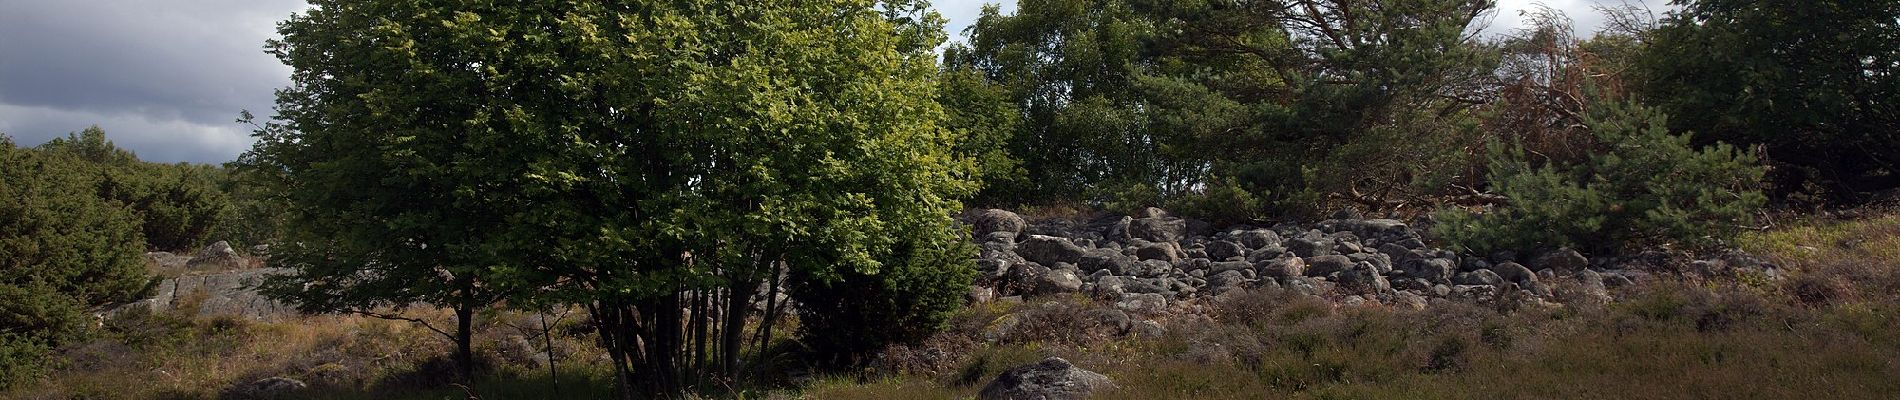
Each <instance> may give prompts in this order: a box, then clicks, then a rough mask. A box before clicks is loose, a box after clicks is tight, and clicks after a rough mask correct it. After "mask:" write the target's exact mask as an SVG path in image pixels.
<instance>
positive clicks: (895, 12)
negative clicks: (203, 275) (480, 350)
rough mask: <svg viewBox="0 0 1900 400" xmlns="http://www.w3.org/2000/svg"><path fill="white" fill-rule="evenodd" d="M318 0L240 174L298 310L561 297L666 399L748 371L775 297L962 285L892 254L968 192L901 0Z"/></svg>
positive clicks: (293, 28)
mask: <svg viewBox="0 0 1900 400" xmlns="http://www.w3.org/2000/svg"><path fill="white" fill-rule="evenodd" d="M318 5H319V6H318V7H317V8H314V9H312V10H310V11H308V12H306V13H304V14H301V15H299V16H297V17H294V18H293V19H291V20H290V21H287V22H285V23H284V24H283V25H282V29H281V31H282V32H281V33H283V34H284V39H283V40H282V41H280V42H278V43H277V45H276V50H275V52H276V53H277V54H278V56H279V57H280V58H281V59H283V60H284V61H285V62H286V63H287V64H290V65H291V66H292V67H293V68H294V70H295V71H296V72H295V75H294V76H293V82H294V84H293V86H292V87H291V88H288V89H285V90H284V91H282V92H281V95H280V101H279V104H278V113H279V114H280V116H281V118H282V119H283V121H284V122H282V123H281V124H278V125H268V126H266V127H265V129H264V130H263V132H262V136H261V137H260V142H259V143H260V144H259V145H258V147H257V149H255V150H254V151H253V152H252V153H251V154H250V155H247V156H246V160H245V162H246V164H247V165H252V166H255V167H256V170H258V171H267V172H269V173H270V174H274V175H272V176H278V177H280V178H281V179H282V182H283V183H282V186H283V187H284V188H285V190H286V200H288V201H289V203H290V204H291V206H290V207H288V209H289V213H290V216H289V218H288V219H287V221H286V223H285V226H286V227H291V228H295V229H286V235H287V236H286V238H285V239H284V240H283V244H281V245H279V246H276V247H274V248H273V250H272V252H273V257H274V258H283V259H285V260H287V261H286V263H287V265H291V266H296V267H298V268H299V271H300V272H299V273H298V274H296V275H295V276H293V277H292V278H290V279H287V280H281V281H278V282H277V284H276V286H275V288H277V292H278V293H284V294H288V295H290V296H291V297H292V298H295V299H298V300H300V302H301V303H303V304H307V305H316V306H318V308H326V309H333V308H352V309H361V308H364V307H366V306H386V305H396V304H404V303H405V302H408V301H426V302H430V303H435V304H441V305H445V306H451V307H456V308H463V307H473V306H480V305H483V304H487V303H486V302H488V301H490V300H494V299H510V301H517V302H520V303H523V304H549V303H555V302H560V303H567V304H575V305H579V306H582V307H584V308H586V309H587V310H588V311H589V312H590V314H591V315H592V316H593V324H592V325H593V326H594V327H596V328H597V329H598V330H599V333H600V335H601V342H602V343H603V345H604V347H606V349H607V350H608V354H609V355H610V361H611V364H612V365H614V367H615V369H616V371H617V373H616V376H617V378H618V382H619V383H620V385H621V387H623V388H626V389H628V390H627V392H628V393H638V392H644V393H649V394H663V395H672V394H674V393H679V392H680V391H682V390H714V389H716V388H722V387H727V386H726V385H730V384H733V383H734V381H736V380H738V379H741V378H743V375H742V374H741V372H742V368H743V364H741V360H742V357H741V355H742V353H744V352H745V351H748V350H749V349H748V348H747V347H746V344H747V339H748V338H750V339H754V340H757V341H763V340H766V339H767V338H771V337H773V334H772V332H771V328H772V327H773V326H775V325H777V323H778V321H779V320H780V318H779V316H778V315H777V313H776V312H767V313H759V312H756V311H754V308H753V305H754V304H755V303H772V302H775V301H776V300H775V299H777V298H778V297H779V294H780V293H782V292H783V291H785V290H787V289H791V288H796V287H803V286H802V285H793V284H788V283H800V282H786V281H784V280H782V279H780V278H779V277H798V278H797V279H799V280H800V281H801V282H802V281H807V280H824V281H834V280H846V279H852V277H855V276H860V275H862V276H878V275H880V274H882V273H883V272H884V271H887V270H888V271H892V272H891V273H892V274H893V275H892V276H893V277H894V278H891V279H899V278H896V277H901V279H899V280H900V281H902V280H910V279H922V278H917V277H919V276H922V275H926V274H947V275H943V276H945V277H946V278H940V279H935V280H926V281H928V282H934V283H944V284H948V285H952V286H951V288H950V289H943V290H953V291H958V292H960V291H961V290H963V289H962V287H964V286H961V285H967V283H968V282H967V280H963V279H960V278H957V277H958V276H963V275H961V274H963V273H964V272H965V271H967V270H968V268H970V267H969V266H968V265H965V264H967V263H968V262H969V261H968V258H967V256H968V255H967V254H963V255H961V256H958V257H934V258H929V260H935V261H943V262H945V264H942V265H926V264H924V263H923V262H921V261H915V260H922V259H923V258H919V257H902V254H900V253H901V252H902V251H905V250H902V249H904V248H905V247H904V245H905V244H914V245H916V246H922V245H924V244H933V245H934V244H942V243H953V240H951V239H946V238H956V237H960V236H958V235H957V233H956V232H957V231H956V230H955V229H951V228H949V227H950V226H951V225H950V224H951V222H950V214H951V213H952V212H953V211H954V210H956V209H958V208H960V205H959V204H958V202H957V201H955V200H954V199H956V198H959V197H961V196H964V195H967V194H969V193H970V192H972V191H973V190H974V184H973V183H972V182H970V181H969V177H970V176H971V174H972V171H971V169H972V167H973V164H972V163H971V162H970V161H969V160H968V159H967V158H966V157H964V156H960V155H958V153H957V152H955V151H953V150H954V149H953V146H955V144H956V143H957V142H958V141H959V140H960V139H961V137H960V133H959V131H957V130H953V129H950V128H948V127H946V126H945V125H944V123H943V119H944V111H943V110H942V106H941V105H940V104H939V103H938V99H939V96H938V89H937V84H938V72H937V68H936V66H935V64H934V63H933V62H932V61H933V59H932V58H933V57H932V56H931V55H930V49H931V48H933V47H935V45H936V44H937V43H939V42H940V41H941V40H942V34H941V28H940V24H941V23H942V22H941V19H940V18H938V17H936V16H935V15H934V13H928V12H924V11H923V10H924V9H925V4H924V3H922V2H910V1H894V2H871V1H843V0H833V1H818V2H777V1H771V2H730V1H686V2H680V1H664V2H662V1H634V0H626V1H609V2H599V1H551V2H536V3H532V4H492V3H479V2H454V1H448V2H403V1H373V2H342V1H331V2H319V4H318ZM952 250H955V249H949V250H945V249H931V251H936V252H942V251H952ZM932 254H935V253H932ZM899 259H902V260H911V261H901V262H900V261H893V260H899ZM959 281H962V282H959ZM902 293H907V292H893V295H898V294H902ZM931 293H936V292H931ZM943 303H944V302H943V301H940V300H929V301H928V303H927V304H929V305H930V306H931V307H928V308H923V309H920V310H919V311H918V312H921V313H925V314H928V315H939V314H940V313H941V307H942V304H943ZM769 305H770V307H767V308H768V309H771V310H784V309H785V308H786V307H784V306H783V305H778V304H769ZM458 312H461V311H460V310H458ZM462 321H466V318H464V319H462ZM748 321H752V322H751V323H749V322H748ZM902 321H905V322H912V321H917V320H915V319H904V320H902ZM463 325H464V328H466V322H464V324H463ZM857 329H883V327H857ZM463 332H465V329H464V330H463ZM755 343H756V342H755ZM751 350H753V351H756V347H755V348H753V349H751Z"/></svg>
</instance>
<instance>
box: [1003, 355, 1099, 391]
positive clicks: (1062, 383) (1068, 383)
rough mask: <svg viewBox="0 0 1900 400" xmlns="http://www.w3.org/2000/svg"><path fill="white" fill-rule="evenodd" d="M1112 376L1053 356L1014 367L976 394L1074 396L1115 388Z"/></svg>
mask: <svg viewBox="0 0 1900 400" xmlns="http://www.w3.org/2000/svg"><path fill="white" fill-rule="evenodd" d="M1114 387H1115V383H1114V382H1112V381H1110V380H1109V379H1108V376H1105V375H1102V374H1098V373H1095V372H1092V371H1089V370H1085V369H1081V368H1076V366H1075V365H1074V364H1070V363H1069V360H1064V359H1062V358H1060V357H1049V358H1046V359H1043V360H1042V362H1038V363H1035V364H1029V365H1023V366H1019V367H1015V368H1010V369H1009V370H1008V371H1004V372H1003V374H1002V375H998V376H997V377H996V380H995V381H991V382H990V384H989V385H987V386H984V387H983V391H982V392H979V393H978V394H977V395H976V398H977V399H980V400H1071V399H1083V398H1087V397H1088V396H1089V394H1090V393H1094V392H1096V391H1101V390H1107V389H1112V388H1114Z"/></svg>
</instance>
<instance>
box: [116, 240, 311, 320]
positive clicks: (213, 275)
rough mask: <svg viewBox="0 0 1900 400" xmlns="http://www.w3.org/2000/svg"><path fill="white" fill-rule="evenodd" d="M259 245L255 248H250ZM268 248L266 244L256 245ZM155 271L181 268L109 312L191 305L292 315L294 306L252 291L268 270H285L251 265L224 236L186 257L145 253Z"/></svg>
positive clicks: (266, 316)
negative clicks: (140, 296)
mask: <svg viewBox="0 0 1900 400" xmlns="http://www.w3.org/2000/svg"><path fill="white" fill-rule="evenodd" d="M255 250H260V249H254V251H255ZM261 250H265V251H268V250H267V249H261ZM145 258H146V259H147V260H150V261H151V262H152V263H153V265H154V267H155V268H157V269H158V270H159V271H173V272H174V273H176V272H179V271H181V270H182V273H183V274H182V275H179V276H177V277H174V278H167V279H164V280H162V281H159V283H158V286H157V287H155V288H153V291H152V295H151V297H148V298H146V299H144V300H139V301H137V302H133V303H131V304H126V305H123V306H119V307H118V308H114V309H112V310H111V313H119V312H124V311H126V310H130V309H134V308H142V309H146V310H151V311H169V310H174V309H179V308H186V307H191V308H195V309H194V310H188V312H190V313H194V314H196V315H199V316H237V317H245V318H251V319H258V320H271V319H276V318H280V317H284V316H289V315H294V314H295V313H296V310H295V308H293V307H290V306H288V305H285V304H282V303H278V302H275V301H272V300H270V299H268V298H265V297H264V296H263V295H262V294H260V293H258V292H257V287H258V285H259V284H262V283H263V282H264V279H265V278H268V277H270V276H272V275H277V274H285V273H289V272H290V271H289V270H288V269H284V268H256V266H258V265H260V264H262V262H260V261H259V260H257V259H253V258H250V257H245V256H244V255H242V254H239V253H238V252H237V251H236V250H234V249H232V248H231V245H230V244H229V243H226V242H217V243H212V244H211V245H210V246H205V248H204V249H201V250H199V251H198V252H197V254H195V255H193V256H192V257H190V258H186V257H183V256H177V255H172V254H171V253H164V252H153V253H146V254H145Z"/></svg>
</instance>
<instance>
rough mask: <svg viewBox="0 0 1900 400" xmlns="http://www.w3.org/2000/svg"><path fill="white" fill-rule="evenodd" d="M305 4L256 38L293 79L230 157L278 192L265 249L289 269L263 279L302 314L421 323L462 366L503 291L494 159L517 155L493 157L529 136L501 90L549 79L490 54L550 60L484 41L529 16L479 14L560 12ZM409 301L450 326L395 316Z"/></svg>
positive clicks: (503, 181) (498, 174) (467, 375)
mask: <svg viewBox="0 0 1900 400" xmlns="http://www.w3.org/2000/svg"><path fill="white" fill-rule="evenodd" d="M313 5H315V6H316V7H313V8H311V9H310V10H307V11H305V12H303V13H300V14H297V15H294V16H292V17H291V18H290V19H289V20H286V21H284V22H282V23H281V24H279V27H278V33H279V34H281V35H282V38H281V39H278V40H273V41H271V42H270V50H269V52H270V53H271V54H273V55H275V56H276V57H277V58H278V59H279V60H280V61H282V62H283V63H284V64H285V65H288V66H290V67H291V68H292V76H291V82H292V83H291V86H290V87H287V88H284V89H282V90H279V92H278V100H277V107H276V111H277V113H278V121H279V122H272V123H267V124H264V125H261V126H259V129H258V131H257V137H258V142H257V144H256V145H255V147H253V148H252V150H251V151H250V152H248V153H246V154H245V155H244V156H243V157H242V158H241V159H240V160H239V161H238V162H237V163H236V165H237V166H239V168H240V169H242V171H241V172H240V173H241V174H243V175H244V176H245V177H246V179H251V180H255V181H257V182H260V183H262V184H265V185H268V186H270V187H275V188H278V190H279V191H280V195H279V196H280V197H279V198H277V199H276V201H277V202H278V203H279V204H282V207H283V208H282V216H281V218H282V222H283V228H284V229H282V231H281V232H280V234H281V235H282V237H281V239H280V241H279V243H278V244H277V245H276V246H273V247H272V249H271V253H272V254H271V257H272V261H273V262H274V263H277V264H279V265H282V266H286V267H291V268H293V270H294V272H293V273H291V274H288V275H284V276H279V277H275V278H273V279H271V280H269V281H268V282H267V283H266V285H265V286H264V288H263V290H264V291H265V293H267V294H270V295H272V296H274V297H276V298H279V299H282V300H286V301H289V302H292V303H294V304H297V305H298V307H299V308H301V309H303V310H304V311H308V312H344V313H356V314H363V315H370V316H376V317H383V318H391V319H404V320H409V321H412V322H417V323H420V324H422V325H423V326H425V327H427V328H429V329H430V330H432V331H434V332H436V333H438V334H440V335H442V336H443V337H444V338H445V339H447V340H449V341H450V342H452V343H454V345H455V348H456V351H455V360H456V364H457V365H458V372H459V375H460V378H461V379H464V380H466V379H472V375H473V367H474V365H473V348H472V345H471V342H472V335H473V319H474V318H475V316H476V312H477V311H478V310H480V309H482V308H484V307H487V306H489V305H491V304H494V303H496V302H499V301H501V300H502V299H503V298H504V297H505V294H506V293H505V292H504V291H502V290H501V289H499V288H496V287H494V286H492V285H490V284H489V283H488V282H489V274H490V269H491V268H492V267H495V266H496V264H497V263H498V261H496V260H497V257H496V256H495V255H494V254H493V253H492V252H491V251H490V248H489V247H488V246H487V245H488V244H489V243H490V242H491V241H492V240H493V238H494V237H497V236H499V235H501V234H502V233H503V232H504V229H505V228H506V227H507V225H506V221H505V220H504V219H503V217H502V216H503V215H505V214H506V213H507V212H509V211H513V210H509V209H504V208H502V206H503V205H504V204H503V203H501V202H498V201H494V200H495V198H497V197H499V196H505V195H506V193H503V192H504V191H506V190H508V189H509V188H510V186H509V184H510V182H509V181H508V180H507V177H508V176H509V174H513V173H517V172H518V171H516V170H508V169H506V168H509V167H516V168H519V167H520V166H519V165H518V164H504V163H502V162H504V161H506V160H505V159H502V158H499V157H497V155H498V154H505V153H509V152H510V150H508V149H509V148H510V147H511V146H514V145H515V144H516V143H517V142H520V141H525V140H530V138H516V137H514V135H515V134H516V133H515V131H514V130H513V129H511V128H510V127H509V126H508V124H509V123H511V122H513V121H511V120H510V119H508V117H509V116H510V115H511V114H512V113H516V112H519V111H520V110H518V108H519V104H518V102H517V101H516V100H515V99H517V98H538V97H537V96H538V94H536V93H530V92H527V91H526V90H527V89H528V88H524V87H512V86H510V85H513V84H516V83H518V82H523V81H530V80H533V81H540V82H556V81H557V77H552V76H544V75H530V74H531V73H533V72H535V71H527V72H523V73H522V74H520V75H511V76H501V75H499V74H498V73H497V72H496V71H497V69H498V68H503V67H506V66H507V65H505V64H502V63H500V62H497V61H493V60H495V59H498V58H499V59H507V60H509V61H511V62H518V63H528V64H534V65H548V64H555V63H558V62H559V58H558V57H550V55H548V54H533V55H522V56H520V57H515V56H514V55H513V54H512V53H509V52H511V51H512V50H513V49H511V48H507V47H497V46H495V44H496V43H497V42H499V41H504V40H503V39H504V38H506V37H508V36H509V35H515V36H517V37H519V36H524V35H525V36H528V37H529V38H528V39H524V40H526V41H532V40H536V39H535V38H540V39H543V40H544V39H547V38H546V37H545V36H543V35H545V32H536V31H534V30H532V29H537V28H541V26H540V25H535V24H526V23H527V22H530V21H515V22H523V23H524V25H521V26H518V27H513V28H514V29H511V30H509V31H506V32H491V31H488V30H487V28H488V26H487V25H484V23H483V22H482V19H483V18H484V17H488V18H495V19H498V20H504V21H506V20H507V19H506V18H508V17H522V18H543V17H550V18H551V17H556V16H558V15H559V14H558V13H548V12H545V10H539V9H538V8H537V7H534V6H523V7H516V8H502V9H495V7H490V9H477V8H474V6H473V5H469V4H464V2H454V1H449V2H398V1H372V2H352V1H317V2H313ZM477 11H482V12H486V13H488V14H487V15H484V14H481V13H477ZM524 16H525V17H524ZM541 23H552V22H551V21H541ZM504 54H505V55H504ZM529 57H533V58H529ZM511 72H513V71H511ZM537 89H545V85H544V86H542V87H537ZM544 104H545V103H544ZM568 106H570V107H571V106H572V105H568ZM545 108H548V107H546V106H545V105H543V106H542V107H541V109H545ZM417 303H426V304H431V305H435V306H438V307H442V308H446V309H450V310H453V311H454V314H455V319H454V324H455V326H453V327H438V326H435V324H433V323H430V322H427V321H426V320H424V319H420V318H414V317H410V316H405V315H404V314H403V313H402V311H403V309H404V308H406V307H407V306H409V305H412V304H417Z"/></svg>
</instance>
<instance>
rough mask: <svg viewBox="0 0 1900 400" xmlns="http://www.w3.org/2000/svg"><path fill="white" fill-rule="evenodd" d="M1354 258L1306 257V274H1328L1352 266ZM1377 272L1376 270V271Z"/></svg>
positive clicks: (1339, 256)
mask: <svg viewBox="0 0 1900 400" xmlns="http://www.w3.org/2000/svg"><path fill="white" fill-rule="evenodd" d="M1352 265H1353V263H1352V259H1351V258H1347V257H1346V256H1341V255H1327V256H1313V257H1307V258H1306V276H1327V275H1332V274H1333V273H1334V272H1340V271H1345V270H1346V269H1347V268H1352ZM1375 272H1376V271H1375Z"/></svg>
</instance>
